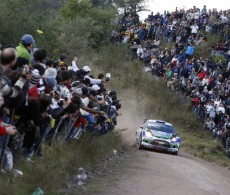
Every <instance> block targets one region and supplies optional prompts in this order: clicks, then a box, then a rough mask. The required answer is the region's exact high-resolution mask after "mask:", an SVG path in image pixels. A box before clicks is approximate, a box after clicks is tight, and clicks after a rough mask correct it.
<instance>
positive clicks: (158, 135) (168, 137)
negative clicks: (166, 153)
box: [152, 130, 172, 139]
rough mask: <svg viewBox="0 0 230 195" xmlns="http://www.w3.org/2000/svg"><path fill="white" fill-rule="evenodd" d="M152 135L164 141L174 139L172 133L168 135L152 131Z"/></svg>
mask: <svg viewBox="0 0 230 195" xmlns="http://www.w3.org/2000/svg"><path fill="white" fill-rule="evenodd" d="M152 133H153V135H154V137H157V138H163V139H171V138H172V133H166V132H162V131H156V130H152Z"/></svg>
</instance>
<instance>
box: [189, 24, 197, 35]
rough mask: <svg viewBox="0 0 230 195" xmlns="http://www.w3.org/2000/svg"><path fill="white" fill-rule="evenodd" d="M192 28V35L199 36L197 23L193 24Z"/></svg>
mask: <svg viewBox="0 0 230 195" xmlns="http://www.w3.org/2000/svg"><path fill="white" fill-rule="evenodd" d="M190 28H191V29H192V32H191V33H192V34H197V33H198V30H199V27H198V26H197V24H196V23H195V24H193V25H192V26H191V27H190Z"/></svg>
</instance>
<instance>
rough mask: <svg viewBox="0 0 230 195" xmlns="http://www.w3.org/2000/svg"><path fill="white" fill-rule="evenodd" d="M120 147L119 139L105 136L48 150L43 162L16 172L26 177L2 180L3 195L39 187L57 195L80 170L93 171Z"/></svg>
mask: <svg viewBox="0 0 230 195" xmlns="http://www.w3.org/2000/svg"><path fill="white" fill-rule="evenodd" d="M118 143H119V136H118V135H117V134H114V133H108V134H106V135H103V136H92V135H88V136H86V137H84V138H82V139H80V140H79V141H73V142H71V143H69V144H66V145H64V146H61V145H60V144H54V145H53V146H52V147H48V146H46V147H45V148H44V157H43V159H38V158H37V159H36V158H35V159H33V160H34V162H28V161H23V162H21V163H18V164H16V167H15V168H16V169H19V170H22V171H23V174H24V175H23V176H22V177H20V178H19V177H16V178H14V176H13V175H12V174H11V173H8V174H5V175H4V176H2V177H0V185H1V193H0V194H1V195H4V194H5V195H9V194H12V195H14V194H15V195H21V194H22V195H26V194H32V192H33V191H35V189H36V188H37V187H40V188H42V189H43V190H44V192H45V194H49V195H52V194H57V191H58V190H59V189H60V188H62V186H64V183H65V182H66V181H68V179H69V178H70V177H71V176H73V175H74V174H76V170H77V169H78V168H79V167H84V168H86V169H90V168H91V167H92V166H94V165H95V164H96V163H97V162H98V160H101V159H105V158H107V157H108V156H110V155H111V154H112V152H113V149H114V148H116V149H117V148H118Z"/></svg>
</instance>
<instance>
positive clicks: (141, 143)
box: [136, 119, 180, 155]
mask: <svg viewBox="0 0 230 195" xmlns="http://www.w3.org/2000/svg"><path fill="white" fill-rule="evenodd" d="M136 143H137V145H138V148H139V149H143V148H150V149H156V150H163V151H168V152H171V153H172V154H175V155H177V154H178V152H179V147H180V137H177V134H176V131H175V129H174V128H173V125H172V124H170V123H168V122H165V121H161V120H150V119H146V120H145V122H144V124H143V125H141V127H140V128H139V129H138V130H137V132H136Z"/></svg>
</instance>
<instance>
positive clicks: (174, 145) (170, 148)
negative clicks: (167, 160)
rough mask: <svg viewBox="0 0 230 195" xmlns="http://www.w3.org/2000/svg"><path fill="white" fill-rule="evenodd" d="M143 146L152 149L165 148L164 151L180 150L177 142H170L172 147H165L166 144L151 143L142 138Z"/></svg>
mask: <svg viewBox="0 0 230 195" xmlns="http://www.w3.org/2000/svg"><path fill="white" fill-rule="evenodd" d="M141 144H142V146H143V147H144V148H150V149H156V150H164V151H169V152H178V151H179V147H178V145H177V144H176V143H174V144H170V143H169V144H170V146H171V147H165V146H163V145H162V146H161V145H154V144H152V143H149V140H148V141H143V140H142V143H141Z"/></svg>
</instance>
